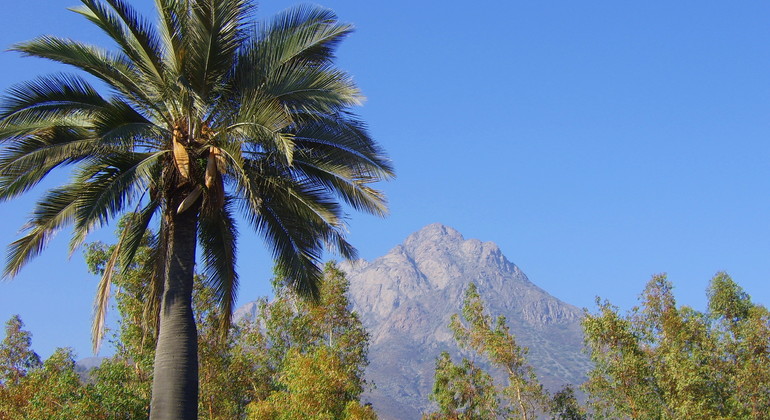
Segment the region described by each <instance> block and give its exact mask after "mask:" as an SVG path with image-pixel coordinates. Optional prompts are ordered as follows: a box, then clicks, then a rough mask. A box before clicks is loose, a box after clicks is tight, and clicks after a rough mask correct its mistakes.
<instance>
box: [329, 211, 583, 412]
mask: <svg viewBox="0 0 770 420" xmlns="http://www.w3.org/2000/svg"><path fill="white" fill-rule="evenodd" d="M341 266H342V268H343V270H345V271H346V272H347V273H348V278H349V279H350V284H351V286H350V294H351V296H350V298H351V301H352V302H353V306H354V310H355V311H357V312H358V313H359V315H360V316H361V319H362V321H363V323H364V326H365V327H366V328H367V329H368V331H369V332H370V333H371V336H372V337H371V342H370V351H369V359H370V366H369V369H368V370H367V378H368V380H370V381H372V382H374V383H375V385H376V387H377V388H376V389H375V390H373V391H371V392H369V393H367V395H365V398H366V399H368V400H369V401H371V402H372V404H373V405H374V407H375V409H376V410H377V411H378V413H379V414H380V415H381V417H382V418H386V419H387V418H393V419H413V418H419V417H420V414H421V413H422V412H423V411H424V410H426V409H428V407H429V401H428V395H429V393H430V388H431V386H432V381H433V369H434V363H435V359H436V357H437V356H438V355H439V354H440V353H441V351H444V350H446V351H449V352H450V354H452V355H453V357H454V358H455V360H458V359H459V357H460V356H466V357H469V358H470V357H472V355H471V354H469V353H467V352H463V351H461V350H459V349H458V348H457V346H456V345H455V343H454V340H453V338H452V334H451V332H450V331H449V329H448V328H447V325H448V324H449V320H450V317H451V316H452V314H454V313H459V312H460V309H461V306H462V300H463V296H464V292H465V289H466V288H467V285H468V284H469V283H470V282H474V283H476V285H477V286H478V290H479V294H480V295H481V297H482V299H484V301H485V303H486V306H487V308H488V310H489V311H490V313H491V314H493V315H494V316H497V315H504V316H505V317H506V318H507V320H508V325H509V326H510V328H511V332H512V333H513V334H515V336H516V339H517V341H518V342H519V343H520V344H522V345H524V346H526V347H529V349H530V352H529V355H528V360H529V361H530V363H531V364H532V365H533V366H534V367H535V369H536V371H537V373H538V376H539V378H540V380H541V382H542V383H544V384H545V385H546V386H547V387H548V388H550V389H556V388H559V387H561V386H563V385H564V384H565V383H573V384H577V383H581V382H582V381H583V380H584V377H585V373H586V372H587V370H588V367H589V361H588V358H587V357H586V356H585V355H584V354H582V352H581V348H582V332H581V328H580V319H581V317H582V311H581V310H580V309H578V308H576V307H574V306H572V305H569V304H566V303H564V302H561V301H559V300H558V299H556V298H554V297H552V296H550V295H549V294H548V293H546V292H545V291H544V290H542V289H540V288H539V287H537V286H536V285H534V284H533V283H531V282H530V281H529V280H528V279H527V277H526V275H524V273H522V272H521V271H520V270H519V268H518V267H517V266H516V265H514V264H513V263H511V262H510V261H508V260H507V259H506V258H505V256H503V254H502V252H501V251H500V249H499V248H498V247H497V245H495V244H494V243H492V242H483V243H482V242H480V241H478V240H476V239H470V240H465V239H464V238H463V237H462V235H461V234H460V233H459V232H457V231H456V230H454V229H452V228H450V227H447V226H443V225H440V224H433V225H429V226H427V227H425V228H423V229H421V230H420V231H418V232H416V233H414V234H412V235H410V236H409V237H408V238H407V239H406V240H405V241H404V242H403V243H402V244H401V245H398V246H396V247H395V248H393V249H392V250H391V251H390V252H388V254H386V255H385V256H383V257H380V258H377V259H376V260H374V261H372V262H366V261H363V260H360V261H356V262H353V263H343V264H341ZM479 361H481V360H479Z"/></svg>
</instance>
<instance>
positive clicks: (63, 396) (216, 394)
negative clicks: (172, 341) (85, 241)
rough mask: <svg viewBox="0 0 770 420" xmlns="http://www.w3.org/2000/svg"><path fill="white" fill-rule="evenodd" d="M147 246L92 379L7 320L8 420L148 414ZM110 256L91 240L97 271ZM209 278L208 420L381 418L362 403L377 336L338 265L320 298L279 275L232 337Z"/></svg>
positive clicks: (202, 310)
mask: <svg viewBox="0 0 770 420" xmlns="http://www.w3.org/2000/svg"><path fill="white" fill-rule="evenodd" d="M147 251H148V249H146V248H140V249H139V254H138V255H137V259H136V263H135V265H134V266H132V267H133V268H132V269H131V270H128V271H127V272H123V273H118V274H116V275H115V283H116V286H117V290H118V291H117V293H116V299H115V300H116V303H117V307H118V309H119V312H120V314H121V318H120V321H119V323H118V328H117V330H116V334H115V336H114V338H113V345H114V347H115V349H116V352H115V355H114V356H112V357H110V358H108V359H106V360H104V361H103V362H102V363H101V365H100V366H99V367H98V368H96V369H94V370H92V371H91V372H90V373H89V374H88V375H87V376H85V375H84V374H83V372H79V371H78V369H77V368H76V366H75V362H74V359H73V355H72V353H71V351H69V350H67V349H58V350H57V351H56V352H55V353H54V354H53V355H52V356H51V357H50V358H49V359H48V360H46V361H45V363H41V362H40V359H39V357H38V356H37V355H36V354H35V353H34V352H33V351H32V350H31V349H30V333H29V332H27V331H24V330H23V328H22V327H23V324H22V323H21V320H20V319H19V318H18V317H14V318H12V319H11V320H10V321H9V322H8V324H7V326H6V338H5V340H4V341H3V343H2V345H0V374H2V377H0V419H72V418H89V419H104V420H107V419H117V418H121V419H146V418H147V416H148V413H149V409H150V400H151V384H152V375H153V360H154V358H153V356H154V355H153V353H154V349H155V347H154V341H155V340H156V334H154V332H153V331H145V330H143V329H142V328H141V324H137V323H135V319H134V318H135V317H141V316H142V311H143V310H144V305H143V299H145V298H146V293H147V287H146V286H147V285H146V282H147V281H148V280H147V277H145V276H144V272H143V270H144V268H143V267H145V266H144V265H143V264H141V262H142V261H144V258H148V257H149V256H150V253H149V252H147ZM110 252H111V250H110V248H108V247H106V246H104V245H101V244H91V245H89V251H88V253H87V259H88V262H89V264H90V266H91V269H92V270H94V271H95V272H99V271H100V270H103V269H104V267H105V264H106V262H107V258H108V257H109V255H110ZM205 280H206V279H205V277H202V278H200V279H199V281H197V282H196V284H198V287H197V288H196V290H195V293H194V305H195V310H196V323H197V326H198V331H199V335H198V346H199V350H200V355H201V357H200V361H199V371H200V400H199V418H200V419H208V420H215V419H217V420H230V419H239V418H249V419H284V418H285V419H296V418H330V419H362V420H366V419H374V418H376V416H375V414H374V412H373V411H372V409H371V408H370V407H368V406H364V405H362V404H360V403H359V401H358V400H359V397H360V395H361V393H362V392H363V390H364V389H365V388H366V386H367V384H366V383H365V381H364V379H363V370H364V368H365V367H366V364H367V359H366V354H367V342H368V334H367V333H366V332H365V331H364V329H363V327H362V326H361V323H360V321H359V320H358V317H357V316H356V314H354V313H351V312H350V311H349V309H348V307H349V302H348V300H347V297H346V293H347V288H348V281H347V279H346V277H345V276H344V274H343V273H342V272H340V271H339V270H338V269H337V268H336V267H335V266H334V265H333V264H331V263H330V264H327V266H326V268H325V270H324V281H323V283H322V284H321V288H320V304H314V303H312V302H306V301H304V300H301V299H297V298H296V297H295V296H294V295H293V293H292V292H291V291H290V289H289V288H288V287H287V286H286V280H284V279H277V280H275V281H274V286H275V295H276V297H275V299H274V300H272V301H271V302H268V301H267V300H266V299H263V300H262V301H261V302H260V304H259V310H258V313H257V317H256V320H254V321H251V320H243V321H242V322H239V323H237V324H236V325H233V326H231V333H230V334H229V335H228V336H227V337H224V336H223V335H222V334H221V333H220V331H219V329H218V328H217V323H216V320H217V319H218V317H219V316H220V315H221V314H220V313H219V311H220V309H219V307H218V305H217V304H216V297H215V296H214V293H215V292H214V290H213V289H211V288H210V287H206V286H205V284H206V283H207V282H206V281H205ZM86 379H87V380H86Z"/></svg>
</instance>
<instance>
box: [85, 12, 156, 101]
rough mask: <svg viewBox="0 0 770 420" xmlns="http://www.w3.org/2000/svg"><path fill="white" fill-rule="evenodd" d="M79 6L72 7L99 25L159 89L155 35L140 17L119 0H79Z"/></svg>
mask: <svg viewBox="0 0 770 420" xmlns="http://www.w3.org/2000/svg"><path fill="white" fill-rule="evenodd" d="M81 2H82V3H83V6H81V7H78V8H73V9H72V10H73V11H75V12H77V13H80V14H81V15H83V16H85V17H86V18H87V19H88V20H90V21H91V22H93V23H94V24H96V26H98V27H99V28H101V29H102V30H103V31H104V32H105V33H106V34H107V35H108V36H109V37H110V38H112V39H113V40H114V41H115V42H116V43H117V44H118V46H120V48H121V50H122V52H123V54H125V55H126V57H128V58H129V59H130V60H131V61H132V62H133V63H135V64H136V65H137V67H138V68H140V69H141V70H142V72H143V73H144V74H145V75H146V79H147V80H148V81H151V82H152V83H153V84H154V85H155V87H156V90H158V91H160V90H162V89H163V85H164V83H165V80H164V75H165V73H166V71H165V68H164V64H163V60H162V56H161V51H160V44H159V41H158V39H157V36H156V35H155V33H154V32H153V30H152V26H150V25H149V24H148V23H147V22H146V21H144V19H142V17H141V16H140V15H139V14H138V13H137V12H136V11H135V10H134V9H133V8H132V7H131V6H130V5H129V4H127V3H125V2H123V1H122V0H107V3H109V6H111V8H110V7H107V6H106V5H104V4H103V3H102V2H100V1H98V0H81Z"/></svg>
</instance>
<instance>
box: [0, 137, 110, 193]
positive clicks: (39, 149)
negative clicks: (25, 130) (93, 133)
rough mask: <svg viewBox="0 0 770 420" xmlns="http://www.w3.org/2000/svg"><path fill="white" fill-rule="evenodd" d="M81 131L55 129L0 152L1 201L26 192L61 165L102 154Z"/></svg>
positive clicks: (98, 147)
mask: <svg viewBox="0 0 770 420" xmlns="http://www.w3.org/2000/svg"><path fill="white" fill-rule="evenodd" d="M86 135H87V133H86V132H84V131H83V130H77V129H70V128H66V127H54V128H51V129H47V130H45V131H43V132H40V133H38V134H36V135H32V136H27V137H24V138H21V139H17V140H16V141H14V142H12V143H10V144H9V145H8V147H5V148H3V149H2V150H0V201H5V200H9V199H12V198H15V197H17V196H18V195H20V194H23V193H25V192H27V191H29V190H30V189H31V188H32V187H34V186H35V185H37V184H38V183H39V182H40V181H41V180H42V179H43V178H44V177H45V176H46V175H48V173H49V172H50V171H51V170H53V169H54V168H56V167H58V166H60V165H66V164H70V163H75V162H79V161H82V160H84V159H90V158H92V157H94V156H96V155H98V154H99V153H101V147H100V146H99V144H98V142H96V141H95V140H93V139H90V138H84V136H86Z"/></svg>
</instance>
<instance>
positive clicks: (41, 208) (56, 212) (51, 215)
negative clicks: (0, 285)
mask: <svg viewBox="0 0 770 420" xmlns="http://www.w3.org/2000/svg"><path fill="white" fill-rule="evenodd" d="M79 194H80V190H79V188H78V185H74V184H70V185H67V186H64V187H61V188H55V189H52V190H50V191H49V192H48V193H47V194H46V195H45V196H44V197H43V198H41V199H40V201H38V203H37V205H36V206H35V210H34V212H33V213H32V216H31V217H30V220H29V222H28V223H27V225H26V228H25V231H26V235H24V236H23V237H22V238H20V239H18V240H16V241H14V242H13V243H12V244H11V245H10V246H9V247H8V254H7V257H6V265H5V270H4V272H3V277H4V278H12V277H14V276H16V274H18V273H19V271H20V270H21V269H22V267H24V265H25V264H26V263H27V262H29V260H30V259H32V258H34V257H36V256H37V255H38V254H40V252H42V251H43V249H44V248H45V246H46V245H47V244H48V241H50V239H51V238H52V237H53V236H54V235H55V234H56V232H57V231H58V230H59V229H61V228H62V227H64V226H66V225H67V224H69V223H72V221H73V220H74V218H75V212H76V210H77V206H76V203H77V197H78V195H79Z"/></svg>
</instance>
